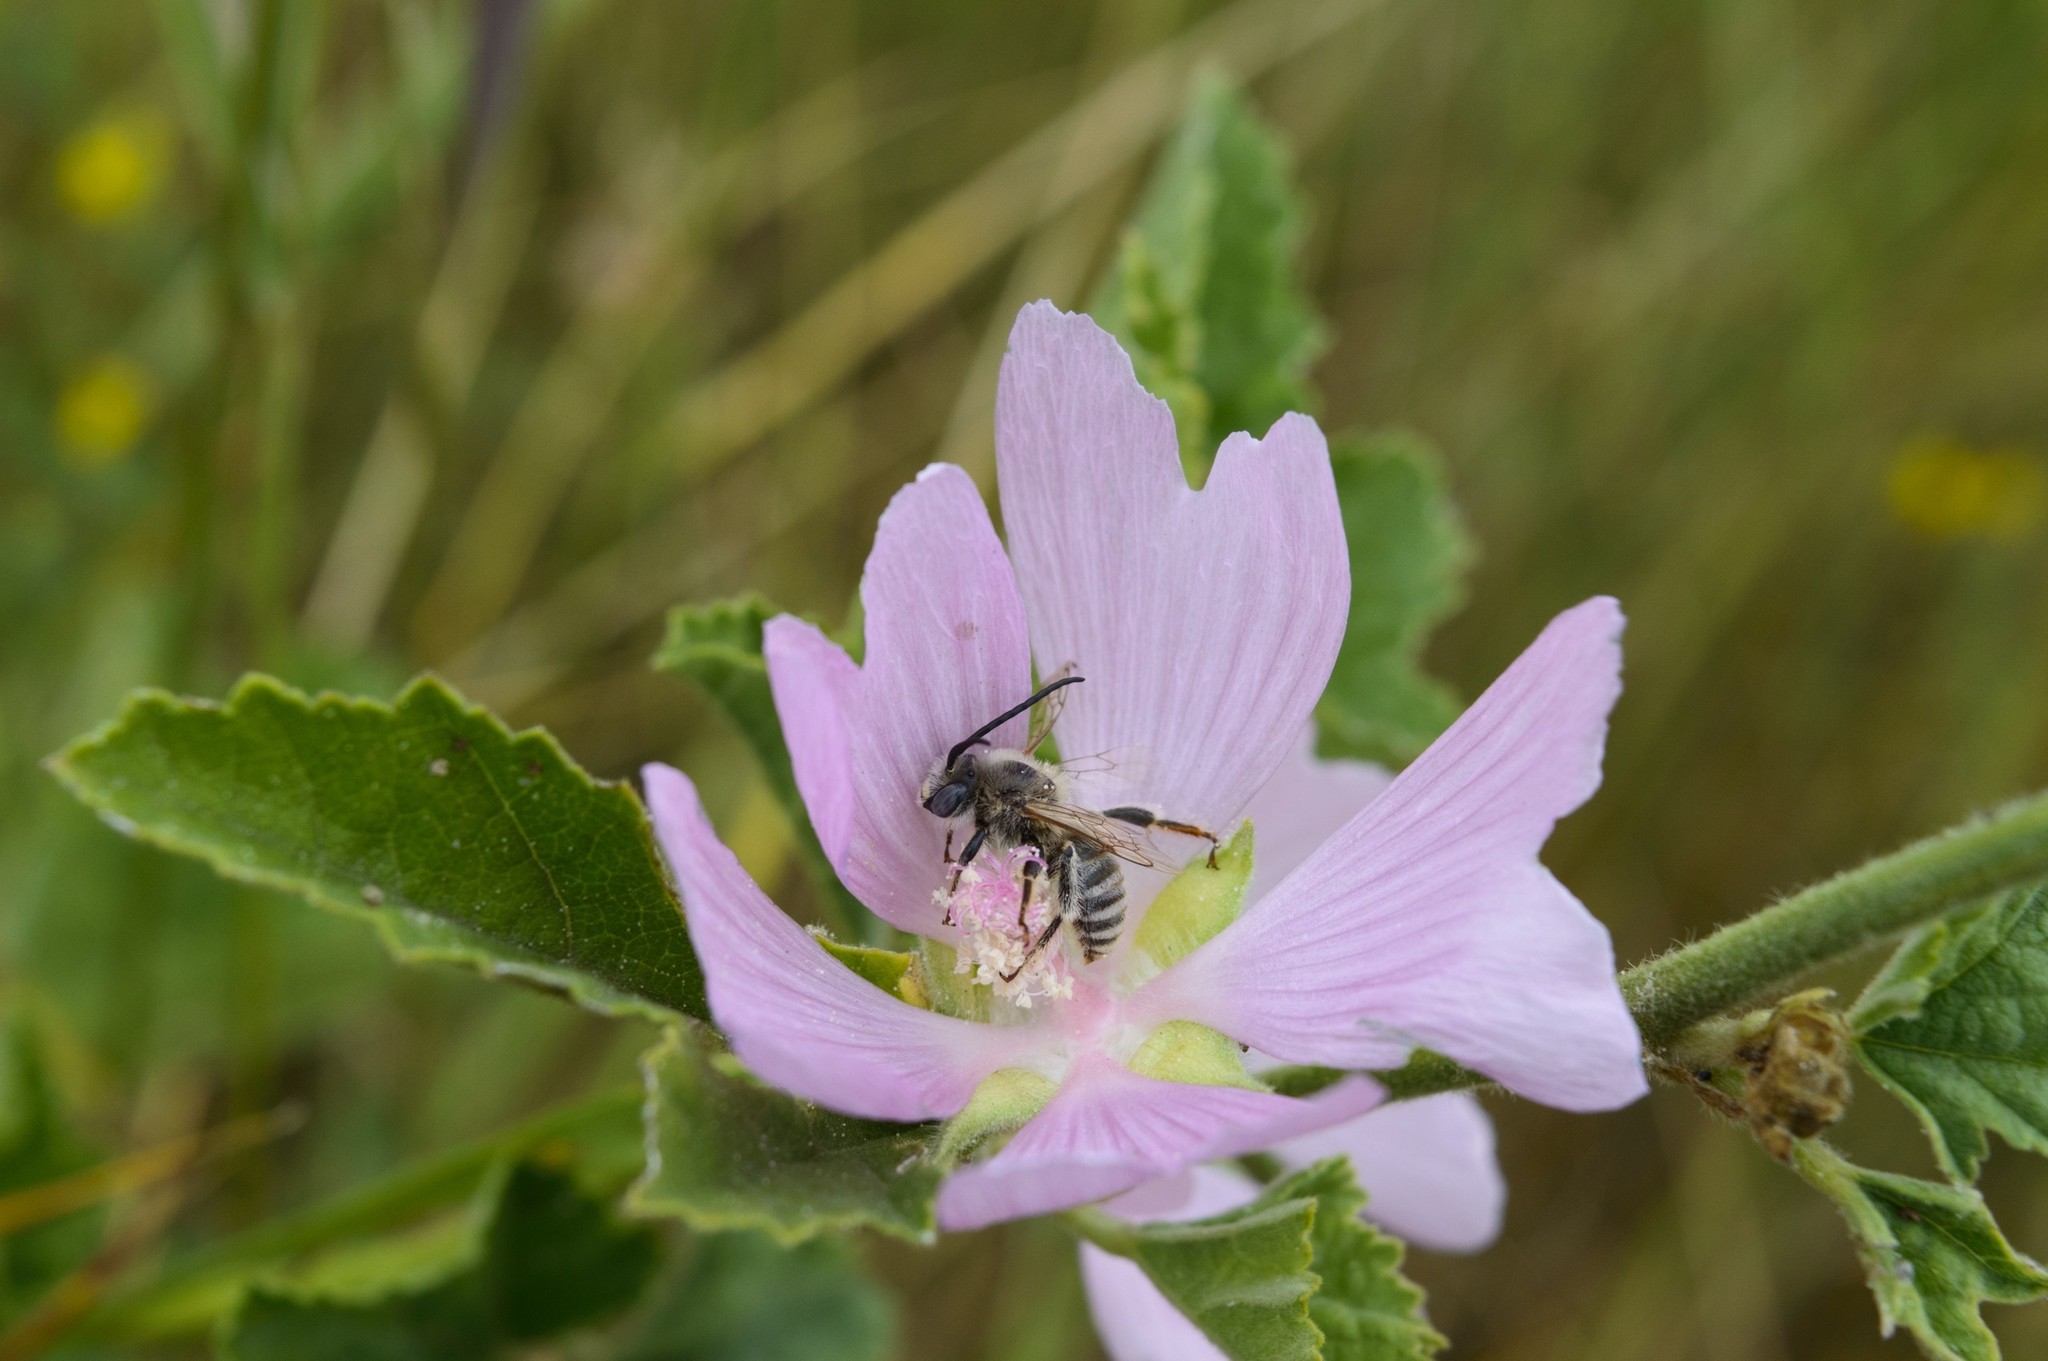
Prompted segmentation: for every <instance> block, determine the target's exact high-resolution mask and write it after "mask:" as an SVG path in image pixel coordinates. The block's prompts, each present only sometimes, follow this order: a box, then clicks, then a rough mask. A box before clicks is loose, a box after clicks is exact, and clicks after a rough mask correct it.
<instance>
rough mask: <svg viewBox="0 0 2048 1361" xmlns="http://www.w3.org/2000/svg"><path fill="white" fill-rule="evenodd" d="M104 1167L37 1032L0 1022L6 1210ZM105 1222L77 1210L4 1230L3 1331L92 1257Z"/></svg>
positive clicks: (0, 1174) (0, 1182)
mask: <svg viewBox="0 0 2048 1361" xmlns="http://www.w3.org/2000/svg"><path fill="white" fill-rule="evenodd" d="M98 1160H99V1157H98V1154H97V1153H96V1152H95V1150H94V1149H93V1147H92V1146H91V1145H90V1144H88V1143H86V1142H85V1140H83V1139H81V1138H79V1137H78V1135H77V1134H75V1133H73V1132H72V1129H71V1126H70V1123H69V1122H68V1121H67V1120H66V1119H65V1118H64V1111H63V1104H62V1102H61V1101H59V1099H58V1094H57V1089H56V1084H55V1083H54V1082H52V1081H51V1078H50V1071H49V1067H48V1065H47V1064H46V1063H45V1062H44V1056H43V1046H42V1044H41V1043H40V1036H38V1035H37V1033H36V1028H35V1026H34V1025H33V1024H32V1023H31V1022H30V1021H29V1018H28V1017H27V1015H26V1014H24V1013H22V1012H19V1011H16V1012H13V1013H11V1014H9V1015H8V1016H7V1017H6V1018H5V1019H4V1021H0V1204H4V1203H6V1201H7V1199H8V1197H9V1196H10V1195H11V1194H12V1193H14V1192H18V1191H25V1190H29V1189H31V1188H34V1187H38V1186H41V1185H43V1184H45V1183H47V1182H52V1181H56V1180H58V1179H59V1178H61V1177H67V1176H70V1175H71V1174H73V1173H75V1172H80V1171H83V1170H84V1169H86V1168H88V1167H91V1166H92V1165H93V1164H94V1163H96V1162H97V1161H98ZM104 1217H105V1216H104V1215H103V1214H102V1213H101V1211H100V1210H99V1209H97V1208H94V1209H86V1210H77V1211H73V1212H72V1213H70V1214H67V1215H63V1216H61V1217H59V1218H56V1219H49V1220H42V1221H40V1222H37V1223H33V1224H29V1225H26V1226H25V1227H22V1228H20V1229H17V1230H15V1231H13V1232H4V1231H0V1326H4V1325H5V1324H6V1323H8V1322H11V1321H12V1320H14V1319H15V1318H17V1317H19V1316H20V1315H21V1313H22V1312H23V1311H24V1310H26V1309H27V1308H28V1307H29V1306H30V1305H31V1304H33V1303H34V1302H35V1301H36V1300H37V1299H39V1298H41V1296H42V1294H43V1292H44V1291H46V1290H47V1289H49V1288H50V1287H51V1286H52V1285H55V1284H56V1283H57V1281H58V1280H60V1279H61V1278H62V1277H64V1276H65V1275H67V1274H69V1273H70V1272H71V1271H72V1270H73V1269H74V1268H76V1267H78V1266H79V1265H80V1264H82V1263H83V1262H84V1261H85V1260H86V1258H88V1257H90V1256H91V1255H92V1253H93V1249H94V1248H96V1247H97V1246H98V1245H99V1241H100V1229H101V1225H102V1221H103V1219H104Z"/></svg>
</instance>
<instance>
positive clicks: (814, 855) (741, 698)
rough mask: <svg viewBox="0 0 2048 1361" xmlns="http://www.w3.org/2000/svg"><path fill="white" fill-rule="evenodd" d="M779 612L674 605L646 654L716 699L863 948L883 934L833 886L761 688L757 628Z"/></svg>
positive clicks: (755, 602)
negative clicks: (655, 646) (656, 645)
mask: <svg viewBox="0 0 2048 1361" xmlns="http://www.w3.org/2000/svg"><path fill="white" fill-rule="evenodd" d="M780 613H782V611H781V610H778V609H777V608H775V606H774V605H773V604H771V603H770V602H769V601H768V600H766V599H765V598H763V597H762V596H759V595H753V594H748V595H742V596H737V597H735V598H733V599H731V600H723V601H718V602H716V603H714V604H709V605H677V606H675V607H674V608H673V609H671V610H670V611H669V612H668V635H667V637H666V638H665V639H663V641H662V644H661V648H660V650H659V651H657V652H656V653H655V654H654V657H653V665H654V666H655V667H656V668H657V669H659V670H663V671H676V672H680V673H681V674H683V675H685V676H688V677H689V678H690V679H691V680H693V681H695V682H696V683H697V684H698V685H700V686H702V687H703V688H704V691H705V693H706V694H708V695H710V696H711V698H712V699H714V700H715V701H717V703H718V706H719V707H720V708H721V709H723V710H724V711H725V715H726V717H727V718H729V719H731V720H732V723H733V726H734V727H736V728H737V729H739V733H740V736H741V737H743V738H745V739H746V743H747V746H748V747H749V748H750V749H751V750H752V751H753V753H754V758H755V759H756V760H757V761H759V762H760V763H761V773H762V774H763V775H764V776H765V777H766V778H767V781H768V787H769V789H770V790H772V791H773V792H774V794H775V799H776V802H777V803H779V804H780V805H781V806H782V811H783V814H784V815H785V816H786V817H787V818H788V819H789V825H790V828H791V830H792V831H793V833H794V835H795V837H796V844H797V848H798V850H799V852H800V854H801V856H802V859H803V863H804V868H805V870H806V871H807V872H808V873H809V875H810V878H811V882H812V884H813V886H814V887H815V888H816V889H817V891H818V893H819V895H820V897H821V898H822V899H823V900H824V903H825V907H826V910H827V911H829V912H831V913H833V914H834V921H835V924H836V925H838V926H841V927H843V928H846V929H847V930H848V932H849V933H858V934H859V935H860V936H861V938H862V939H863V940H866V941H868V942H869V943H881V942H884V941H886V940H887V939H888V934H887V932H886V930H885V929H882V930H878V929H876V928H879V927H883V926H884V924H883V923H882V922H881V921H880V919H879V918H877V917H875V916H874V915H873V914H872V913H870V912H869V911H868V910H867V909H866V908H864V907H863V906H861V904H860V902H859V900H858V899H856V898H855V897H854V896H853V895H852V894H850V893H848V892H847V891H846V887H845V886H844V885H843V884H841V883H840V882H839V875H838V873H837V872H836V871H835V870H834V869H833V868H832V864H831V862H830V861H829V860H827V859H826V858H825V848H824V847H823V846H821V845H819V844H818V836H817V833H816V832H815V831H813V830H812V829H811V817H810V813H809V811H808V810H806V809H805V807H804V801H803V796H802V795H801V794H799V793H798V792H797V787H796V774H795V772H794V771H793V770H792V769H791V767H790V763H789V748H788V746H787V745H786V744H785V743H784V742H783V740H782V720H781V719H780V718H779V717H777V715H776V713H775V696H774V694H773V693H772V692H771V691H770V690H769V688H768V664H767V662H766V661H765V660H763V658H762V655H761V629H762V626H763V625H765V624H766V623H767V622H768V621H769V620H770V619H772V618H774V617H775V616H776V615H778V614H780Z"/></svg>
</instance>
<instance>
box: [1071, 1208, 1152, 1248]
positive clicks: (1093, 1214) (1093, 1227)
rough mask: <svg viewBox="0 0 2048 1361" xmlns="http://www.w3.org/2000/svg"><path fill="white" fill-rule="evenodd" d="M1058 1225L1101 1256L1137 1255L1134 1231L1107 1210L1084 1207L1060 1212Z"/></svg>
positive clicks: (1127, 1223) (1135, 1232) (1125, 1222)
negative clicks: (1105, 1254)
mask: <svg viewBox="0 0 2048 1361" xmlns="http://www.w3.org/2000/svg"><path fill="white" fill-rule="evenodd" d="M1060 1222H1061V1223H1062V1224H1065V1225H1066V1226H1067V1228H1068V1229H1070V1230H1072V1232H1073V1234H1074V1236H1075V1237H1076V1238H1080V1239H1084V1240H1086V1241H1087V1242H1090V1243H1093V1244H1094V1245H1095V1246H1096V1247H1098V1248H1101V1249H1102V1250H1103V1251H1104V1252H1110V1253H1115V1254H1116V1255H1117V1256H1118V1257H1136V1256H1137V1255H1138V1231H1137V1229H1136V1228H1134V1227H1133V1226H1132V1225H1131V1224H1130V1223H1129V1222H1127V1221H1125V1220H1122V1219H1118V1218H1117V1217H1116V1216H1115V1215H1113V1214H1110V1213H1109V1212H1108V1211H1106V1210H1098V1209H1096V1208H1095V1207H1094V1206H1093V1205H1083V1206H1081V1207H1080V1208H1079V1209H1075V1210H1066V1211H1063V1212H1062V1213H1061V1214H1060Z"/></svg>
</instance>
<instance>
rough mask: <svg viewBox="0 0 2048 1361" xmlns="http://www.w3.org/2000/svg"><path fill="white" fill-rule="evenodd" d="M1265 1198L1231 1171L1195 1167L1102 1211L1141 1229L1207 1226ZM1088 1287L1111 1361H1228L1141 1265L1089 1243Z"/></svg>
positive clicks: (1084, 1259)
mask: <svg viewBox="0 0 2048 1361" xmlns="http://www.w3.org/2000/svg"><path fill="white" fill-rule="evenodd" d="M1258 1190H1259V1188H1258V1186H1257V1184H1256V1183H1254V1182H1253V1181H1252V1180H1251V1178H1249V1177H1247V1176H1245V1175H1244V1174H1243V1173H1241V1172H1237V1171H1234V1170H1232V1169H1230V1168H1228V1167H1216V1166H1205V1167H1194V1168H1190V1169H1188V1170H1187V1171H1186V1172H1184V1173H1182V1174H1181V1175H1180V1176H1177V1177H1167V1178H1163V1179H1161V1180H1159V1181H1153V1182H1147V1183H1146V1184H1145V1185H1143V1186H1140V1187H1139V1188H1138V1189H1137V1190H1135V1191H1129V1192H1126V1193H1125V1194H1123V1195H1121V1196H1118V1197H1117V1198H1116V1199H1115V1200H1112V1201H1110V1202H1109V1203H1108V1204H1107V1205H1104V1206H1103V1207H1102V1208H1103V1209H1105V1210H1107V1211H1109V1212H1110V1213H1111V1214H1114V1215H1117V1216H1119V1217H1121V1218H1124V1219H1130V1220H1135V1221H1137V1222H1139V1223H1144V1222H1147V1221H1149V1220H1156V1219H1179V1220H1187V1219H1206V1218H1208V1217H1209V1216H1211V1215H1218V1214H1222V1213H1223V1212H1224V1211H1225V1210H1233V1209H1236V1208H1237V1207H1238V1206H1240V1205H1242V1204H1244V1203H1245V1202H1246V1201H1248V1200H1250V1199H1252V1197H1254V1196H1256V1195H1257V1194H1258ZM1081 1286H1082V1289H1083V1290H1084V1291H1086V1293H1087V1296H1088V1312H1089V1314H1090V1315H1091V1316H1092V1317H1093V1318H1094V1320H1095V1333H1096V1336H1097V1337H1099V1338H1101V1339H1102V1349H1103V1351H1105V1352H1107V1353H1108V1354H1109V1358H1110V1361H1222V1358H1223V1353H1222V1352H1220V1351H1218V1350H1217V1348H1216V1345H1215V1344H1214V1343H1213V1342H1211V1341H1209V1339H1208V1338H1207V1337H1205V1336H1203V1335H1202V1330H1201V1329H1200V1328H1197V1327H1196V1326H1195V1325H1194V1324H1192V1323H1190V1322H1189V1321H1188V1318H1187V1315H1185V1314H1183V1313H1181V1311H1180V1310H1178V1309H1176V1308H1174V1306H1173V1305H1172V1303H1171V1302H1169V1301H1168V1300H1167V1298H1166V1296H1164V1295H1162V1294H1160V1293H1159V1287H1157V1286H1155V1285H1153V1284H1152V1280H1151V1278H1150V1277H1148V1276H1147V1275H1146V1274H1145V1271H1144V1268H1142V1267H1140V1266H1139V1265H1138V1264H1137V1263H1136V1262H1133V1261H1130V1260H1129V1259H1128V1258H1123V1257H1118V1256H1115V1255H1114V1254H1111V1253H1107V1252H1104V1251H1103V1250H1102V1249H1101V1248H1098V1247H1096V1246H1094V1245H1093V1244H1090V1243H1083V1244H1082V1245H1081Z"/></svg>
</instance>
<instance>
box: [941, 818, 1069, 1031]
mask: <svg viewBox="0 0 2048 1361" xmlns="http://www.w3.org/2000/svg"><path fill="white" fill-rule="evenodd" d="M1026 866H1036V867H1037V868H1036V870H1035V871H1034V872H1033V875H1032V876H1031V880H1030V882H1031V885H1032V893H1031V901H1030V902H1029V904H1026V902H1025V900H1024V886H1025V883H1026V875H1025V867H1026ZM1044 871H1045V859H1044V857H1043V856H1041V855H1040V854H1039V853H1038V850H1037V848H1036V847H1032V846H1019V847H1017V848H1015V849H1014V850H1009V851H1002V852H999V853H984V854H983V855H981V856H979V857H977V858H976V860H975V862H974V863H973V864H971V865H969V866H967V867H966V868H965V869H963V870H962V871H961V872H960V882H959V883H958V885H957V886H956V887H955V888H954V890H953V892H952V894H951V896H948V895H947V893H946V890H945V889H944V888H940V889H938V890H937V891H936V892H935V893H934V895H933V896H934V897H935V898H936V899H937V900H938V903H939V905H940V906H941V907H943V908H945V909H946V919H947V920H948V921H950V922H951V923H952V924H953V925H954V927H955V928H957V929H958V930H959V932H960V936H961V941H962V948H961V950H960V957H959V963H958V964H957V965H955V972H957V973H971V974H973V976H974V981H975V982H976V983H979V984H981V985H982V986H984V987H987V988H988V989H990V990H991V991H992V992H994V993H995V995H996V996H998V997H1001V998H1003V999H1005V1000H1006V1001H1009V1002H1013V1003H1015V1004H1016V1005H1017V1006H1018V1007H1021V1008H1024V1009H1026V1010H1029V1009H1030V1007H1031V1005H1032V1002H1033V1001H1034V1000H1035V999H1037V998H1041V997H1043V998H1049V999H1057V1000H1060V1001H1065V1000H1066V999H1068V998H1071V997H1072V996H1073V995H1074V974H1073V969H1072V967H1071V966H1070V965H1069V964H1068V963H1067V952H1066V949H1065V946H1064V942H1063V941H1062V940H1061V938H1060V935H1059V932H1058V931H1057V930H1054V931H1053V932H1052V933H1051V937H1050V939H1048V938H1047V929H1048V928H1049V927H1052V926H1053V924H1054V922H1055V920H1056V918H1057V908H1056V907H1055V905H1054V903H1053V901H1052V899H1051V895H1050V886H1049V885H1048V884H1047V883H1046V878H1045V873H1044Z"/></svg>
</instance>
